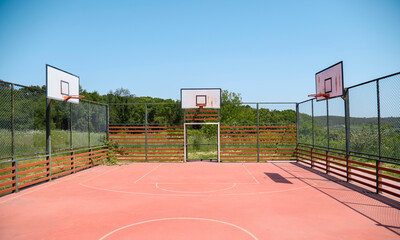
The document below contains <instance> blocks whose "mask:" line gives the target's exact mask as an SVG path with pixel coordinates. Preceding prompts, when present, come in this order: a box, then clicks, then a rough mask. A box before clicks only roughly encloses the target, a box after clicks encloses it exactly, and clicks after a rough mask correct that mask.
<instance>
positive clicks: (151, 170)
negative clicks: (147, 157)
mask: <svg viewBox="0 0 400 240" xmlns="http://www.w3.org/2000/svg"><path fill="white" fill-rule="evenodd" d="M161 165H162V163H161V164H159V165H158V166H156V167H154V168H153V169H151V170H150V171H149V172H148V173H146V174H145V175H143V176H142V177H141V178H139V179H138V180H136V181H135V182H134V183H137V182H139V181H140V180H141V179H143V178H144V177H146V176H147V175H149V174H150V173H151V172H152V171H154V170H156V169H157V168H158V167H159V166H161Z"/></svg>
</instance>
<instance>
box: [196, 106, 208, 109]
mask: <svg viewBox="0 0 400 240" xmlns="http://www.w3.org/2000/svg"><path fill="white" fill-rule="evenodd" d="M197 106H199V109H203V107H204V106H206V105H197Z"/></svg>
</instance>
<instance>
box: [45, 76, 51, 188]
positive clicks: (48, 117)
mask: <svg viewBox="0 0 400 240" xmlns="http://www.w3.org/2000/svg"><path fill="white" fill-rule="evenodd" d="M46 75H47V71H46ZM46 78H47V76H46ZM50 123H51V100H50V99H48V98H46V152H47V157H46V158H47V161H48V163H47V166H48V167H47V170H48V174H47V176H48V177H49V181H51V125H50Z"/></svg>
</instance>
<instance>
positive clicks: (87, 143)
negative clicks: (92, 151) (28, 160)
mask: <svg viewBox="0 0 400 240" xmlns="http://www.w3.org/2000/svg"><path fill="white" fill-rule="evenodd" d="M47 124H49V125H50V129H51V135H50V136H51V151H52V152H56V151H62V150H71V149H76V148H83V147H94V146H99V145H104V140H105V137H106V134H107V105H105V104H100V103H96V102H91V101H86V100H81V101H80V104H73V103H67V102H60V101H51V104H50V121H49V122H47V119H46V91H45V90H44V89H38V88H33V87H27V86H22V85H18V84H13V83H8V82H4V81H0V139H1V143H2V144H1V145H0V159H2V160H6V159H10V158H15V157H22V156H30V155H35V154H45V153H46V152H47V149H46V144H47V139H46V125H47Z"/></svg>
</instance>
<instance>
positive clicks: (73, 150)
mask: <svg viewBox="0 0 400 240" xmlns="http://www.w3.org/2000/svg"><path fill="white" fill-rule="evenodd" d="M104 147H106V145H102V146H95V147H90V148H79V149H72V150H70V151H66V152H56V153H52V154H42V155H36V156H32V157H25V158H20V159H13V160H9V161H3V162H0V164H6V163H13V162H21V161H26V160H31V159H37V158H45V157H49V156H57V155H62V154H67V153H72V152H81V151H87V150H91V149H98V148H104ZM10 158H11V157H10Z"/></svg>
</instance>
